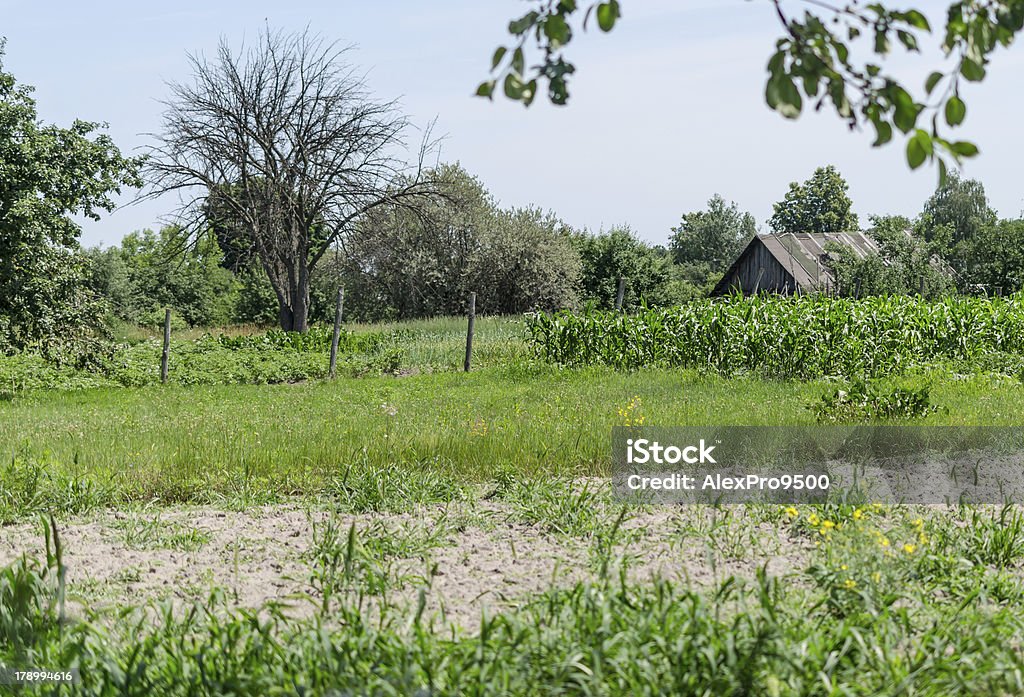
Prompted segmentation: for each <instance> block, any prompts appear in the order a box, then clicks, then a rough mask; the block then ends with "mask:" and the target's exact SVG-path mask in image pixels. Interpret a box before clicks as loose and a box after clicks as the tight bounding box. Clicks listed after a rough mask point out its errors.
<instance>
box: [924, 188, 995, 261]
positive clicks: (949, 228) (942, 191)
mask: <svg viewBox="0 0 1024 697" xmlns="http://www.w3.org/2000/svg"><path fill="white" fill-rule="evenodd" d="M996 217H997V216H996V212H995V211H994V210H992V207H991V206H990V205H989V202H988V196H986V194H985V187H984V186H983V185H982V183H981V182H980V181H978V180H976V179H961V178H960V176H959V175H958V174H956V173H955V172H953V173H950V175H949V177H948V178H947V179H946V181H945V182H944V183H942V184H941V185H940V186H939V187H938V188H937V189H936V190H935V193H934V194H932V195H931V197H930V198H929V199H928V200H927V201H926V202H925V204H924V211H923V213H922V215H921V224H922V229H923V231H924V235H925V237H926V239H928V240H932V239H934V238H936V237H937V236H938V237H943V236H944V235H943V233H942V232H940V231H941V230H942V229H943V228H945V230H946V232H948V237H949V240H948V244H949V245H951V246H952V245H956V244H958V243H960V242H964V241H966V240H970V239H971V238H973V237H974V236H975V235H977V234H978V232H979V231H980V230H981V229H982V228H985V227H990V226H992V225H994V224H995V222H996Z"/></svg>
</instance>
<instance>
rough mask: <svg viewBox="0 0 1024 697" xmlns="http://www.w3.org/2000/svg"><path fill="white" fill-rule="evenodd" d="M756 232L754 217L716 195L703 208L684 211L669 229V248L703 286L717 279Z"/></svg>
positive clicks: (686, 273)
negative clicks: (675, 224)
mask: <svg viewBox="0 0 1024 697" xmlns="http://www.w3.org/2000/svg"><path fill="white" fill-rule="evenodd" d="M756 234H757V225H756V223H755V221H754V216H752V215H751V214H750V213H745V212H741V211H740V209H739V206H737V205H736V203H735V202H733V203H728V204H727V203H726V202H725V199H724V198H722V197H721V196H720V195H718V194H715V195H714V196H712V197H711V198H710V199H709V200H708V207H707V209H706V210H703V211H695V212H693V213H684V214H683V218H682V220H681V221H680V223H679V225H677V226H676V227H674V228H672V235H671V237H669V250H670V251H671V252H672V257H673V259H674V261H675V263H676V264H679V265H681V266H682V267H684V269H685V272H684V273H685V275H686V277H687V278H689V279H691V280H692V281H693V282H695V283H697V284H699V285H705V284H707V283H709V282H715V281H717V277H718V276H720V275H721V274H722V272H724V271H725V269H726V268H727V267H728V266H729V264H731V263H732V262H733V260H735V259H736V257H738V256H739V254H740V252H741V251H743V248H744V247H745V246H746V245H747V243H748V242H750V240H751V239H753V237H754V235H756Z"/></svg>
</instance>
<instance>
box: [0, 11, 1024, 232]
mask: <svg viewBox="0 0 1024 697" xmlns="http://www.w3.org/2000/svg"><path fill="white" fill-rule="evenodd" d="M790 3H791V5H792V7H793V9H794V10H796V9H800V8H799V5H800V3H799V2H797V0H790ZM904 4H911V5H913V6H916V7H920V8H921V9H923V10H925V11H926V14H928V16H929V17H931V18H934V19H936V20H938V19H941V17H942V16H943V13H942V11H941V10H942V8H943V5H946V6H948V0H947V2H945V3H943V2H941V0H917V2H913V3H910V2H909V0H908V2H907V3H904ZM529 7H530V5H529V4H527V3H524V2H522V0H475V1H473V0H435V1H432V2H423V1H422V0H419V1H414V0H378V1H377V2H370V1H369V0H361V1H353V0H323V1H312V0H289V1H288V2H281V1H280V0H275V1H274V2H267V1H265V0H247V1H246V2H242V1H240V0H219V1H218V2H215V3H214V2H210V1H209V0H206V1H197V0H178V1H177V2H175V3H173V4H172V3H166V4H164V3H159V4H158V3H149V2H138V1H136V2H123V1H117V2H112V1H111V2H107V1H103V0H95V1H93V2H46V3H43V2H38V1H37V0H33V1H22V2H12V1H8V0H0V16H2V17H3V23H2V25H0V35H2V36H5V37H6V39H7V46H6V55H5V57H4V59H3V62H4V69H5V71H9V72H11V73H13V74H14V75H15V77H16V78H17V79H18V80H19V81H20V82H23V83H26V84H30V85H33V86H35V88H36V93H35V97H36V99H37V102H38V110H39V115H40V117H41V119H43V120H44V121H47V122H53V123H58V124H61V125H68V124H70V122H71V121H72V120H73V119H75V118H82V119H86V120H92V121H100V122H106V123H107V124H109V134H110V135H111V137H112V138H113V139H114V142H115V143H117V144H118V146H119V147H120V148H121V149H122V151H125V152H134V151H135V150H136V149H137V148H144V147H145V145H146V144H147V143H148V142H150V140H149V138H148V137H147V136H146V135H145V134H146V133H152V132H154V131H157V130H158V129H159V127H160V114H161V111H162V109H163V107H162V106H161V103H160V102H161V100H162V99H165V98H166V97H167V96H168V89H167V83H168V82H169V81H172V82H173V81H178V82H180V81H188V80H189V77H190V72H189V66H188V61H187V55H188V54H189V53H198V54H202V53H205V54H207V55H210V54H212V53H213V52H214V50H215V49H216V47H217V44H218V42H219V41H220V40H221V39H222V38H223V39H225V40H227V41H228V42H229V43H230V44H232V45H235V46H237V45H239V44H241V42H242V41H243V40H244V39H246V38H247V37H248V38H250V39H251V38H252V37H254V36H255V35H256V34H257V33H258V32H259V31H260V30H261V29H262V28H263V27H264V26H270V27H271V28H274V29H283V30H302V29H304V28H306V27H309V28H311V29H312V30H313V31H316V32H319V33H321V34H322V35H323V36H324V37H325V38H327V39H330V40H337V41H339V42H341V43H342V44H352V45H354V46H355V49H354V51H353V52H351V53H350V54H349V59H350V61H351V62H352V63H353V64H354V65H356V66H358V67H359V68H360V69H363V70H365V71H366V74H367V81H368V84H369V86H370V88H371V89H372V90H373V92H374V94H375V96H377V97H378V98H381V99H393V98H396V97H397V98H399V99H400V103H401V105H402V107H403V109H404V110H405V112H406V113H407V114H408V115H409V116H410V117H411V118H412V120H413V121H414V122H415V123H417V124H420V125H425V124H427V123H428V122H430V121H431V120H433V119H436V126H435V133H438V134H442V135H444V140H443V142H442V144H441V151H440V159H441V160H443V161H459V162H461V164H462V165H463V166H464V167H465V168H466V169H467V170H469V171H470V172H471V173H473V174H475V175H476V176H478V177H479V178H480V179H481V180H482V181H483V183H484V184H485V186H486V187H487V188H488V189H489V190H490V191H491V193H492V194H493V195H494V196H495V197H496V198H497V199H498V200H499V201H500V202H501V203H502V204H503V205H506V206H526V205H536V206H540V207H541V208H544V209H550V210H552V211H554V212H555V213H556V214H557V215H559V216H560V217H561V218H562V219H563V220H565V221H566V222H567V223H569V224H570V225H573V226H574V227H578V228H588V229H590V230H593V231H598V230H601V229H608V228H610V227H612V226H618V225H623V224H626V225H629V226H630V227H631V228H632V229H633V230H634V231H635V232H636V233H637V234H638V235H639V236H640V237H642V238H643V239H646V240H648V241H649V242H653V243H659V244H660V243H664V242H665V241H666V240H667V239H668V236H669V235H670V234H671V228H672V227H673V226H674V225H677V224H678V222H679V219H680V217H681V215H682V214H683V213H686V212H689V211H694V210H699V209H701V208H703V207H704V206H705V204H706V202H707V200H708V199H709V198H710V197H711V196H712V195H714V194H716V193H718V194H721V195H722V196H724V197H725V198H726V199H727V200H730V201H735V202H737V204H738V205H739V206H740V208H741V209H743V210H747V211H750V212H751V213H753V214H754V216H755V218H756V219H757V221H758V224H759V226H760V227H761V228H762V229H764V230H766V229H767V219H768V218H769V217H770V216H771V211H772V203H773V202H775V201H778V200H779V199H781V198H782V196H783V195H784V194H785V192H786V190H787V188H788V184H789V182H791V181H797V180H804V179H806V178H807V177H809V176H810V175H811V174H812V173H813V171H814V169H815V168H816V167H819V166H822V165H826V164H832V165H835V166H836V167H837V168H838V169H839V171H840V172H841V173H842V174H843V175H844V176H845V177H846V179H847V181H848V182H849V184H850V196H851V198H852V199H853V202H854V209H855V211H856V212H857V213H858V214H859V215H861V217H862V220H864V219H865V217H866V216H867V215H869V214H888V213H892V214H904V215H908V216H914V215H916V214H917V213H919V212H920V210H921V207H922V204H923V202H924V200H925V199H926V198H927V197H928V195H929V194H930V193H931V191H932V190H933V189H934V187H935V184H936V181H937V175H936V173H935V170H934V169H928V168H922V169H921V170H918V171H917V172H911V171H910V170H908V168H907V166H906V164H905V160H904V156H903V151H902V145H901V144H897V145H891V146H889V147H885V148H880V149H872V148H871V147H870V143H871V140H872V137H871V134H870V133H866V132H852V133H851V132H849V131H848V129H847V128H846V126H845V125H844V124H843V123H842V122H841V121H840V120H839V119H838V118H837V117H835V116H834V115H832V114H829V113H824V112H823V113H822V114H810V115H805V116H803V117H801V118H800V119H799V120H797V121H786V120H785V119H783V118H782V117H780V116H778V115H777V114H775V113H774V112H772V111H770V110H769V109H768V107H767V106H765V104H764V98H763V94H764V79H765V74H766V73H765V65H766V63H767V60H768V57H769V56H770V55H771V53H772V51H773V48H774V43H775V40H776V39H777V38H778V37H779V35H780V26H779V24H778V22H777V20H776V19H775V17H774V14H773V10H772V9H771V7H770V5H769V3H768V2H766V1H765V0H623V17H622V19H621V21H620V23H619V24H618V25H617V26H616V28H615V30H614V31H613V32H611V33H610V34H601V33H600V32H598V31H596V29H594V28H592V29H591V30H590V31H588V32H587V33H585V34H582V35H578V36H577V38H576V39H575V40H574V43H573V45H572V47H571V50H570V54H569V58H570V60H573V61H574V62H575V63H576V65H577V74H576V75H575V76H574V79H573V80H572V82H571V83H570V89H571V92H572V96H571V98H570V101H569V105H568V106H566V107H554V106H551V105H549V104H547V103H542V102H543V100H542V99H540V98H538V100H537V102H535V103H534V105H533V106H532V107H530V108H529V109H524V108H523V107H522V106H521V105H519V104H514V103H510V102H507V101H504V100H495V101H494V102H493V103H492V102H488V101H487V100H484V99H480V98H476V97H473V96H472V93H473V91H474V90H475V88H476V85H477V84H479V82H480V81H481V80H482V79H484V78H485V77H486V76H487V71H488V68H489V67H490V57H491V54H492V53H493V51H494V49H495V47H496V46H498V45H499V44H501V43H503V42H507V40H508V35H507V33H506V27H507V23H508V20H509V19H511V18H514V17H517V16H519V15H521V14H522V13H524V12H525V11H526V10H527V9H529ZM929 41H930V44H931V46H932V48H928V49H926V51H925V53H924V55H922V56H914V57H904V56H897V57H895V58H893V59H892V60H891V66H892V69H893V71H894V72H895V73H896V74H897V75H898V76H900V77H901V78H905V79H906V80H907V83H908V84H910V85H915V86H919V85H921V84H922V83H923V79H924V76H925V75H927V73H928V72H929V70H930V69H931V68H932V67H933V65H934V64H935V62H936V59H937V58H938V57H940V55H941V54H939V53H938V52H937V48H934V47H935V46H937V44H938V42H939V39H938V36H936V37H933V38H931V39H929ZM1022 69H1024V50H1022V49H1020V48H1011V49H1010V50H1008V51H1005V50H1004V51H1000V52H999V53H998V54H997V55H996V56H995V58H994V61H993V64H992V66H991V67H990V71H989V77H988V78H987V80H986V81H985V82H984V83H982V84H981V85H970V86H969V89H967V90H965V92H964V96H965V98H966V101H967V103H968V114H967V120H966V122H965V124H964V126H963V127H961V128H959V129H957V131H956V136H957V138H958V139H966V140H972V141H974V142H975V143H977V144H978V145H979V146H980V148H981V155H980V156H979V157H978V158H976V159H975V160H973V161H970V162H969V163H967V165H966V166H965V168H964V172H963V173H964V175H965V176H967V177H972V178H977V179H980V180H981V181H982V182H983V183H984V184H985V187H986V190H987V192H988V194H989V198H990V201H991V203H992V205H993V206H994V207H995V208H996V210H997V211H998V212H999V213H1000V214H1001V215H1003V216H1008V217H1009V216H1014V217H1015V216H1018V215H1021V212H1022V210H1024V188H1022V187H1021V185H1020V183H1019V182H1020V177H1019V172H1020V163H1021V160H1022V156H1024V128H1022V120H1021V117H1020V114H1022V113H1024V90H1022V89H1021V88H1020V75H1022V74H1024V71H1022ZM134 198H135V192H131V191H129V192H125V194H124V195H122V197H121V199H120V201H119V202H120V203H121V204H124V205H122V206H121V207H120V208H118V210H116V211H115V212H114V213H112V214H109V215H107V216H104V218H103V219H102V220H100V221H98V222H92V221H83V222H82V227H83V234H82V241H83V243H84V244H86V245H95V244H102V245H110V244H116V243H117V242H118V241H119V240H120V239H121V237H123V236H124V235H125V234H126V233H128V232H131V231H132V230H136V229H141V228H146V227H149V228H155V227H158V226H159V225H160V224H162V223H164V222H170V219H169V218H168V217H167V216H169V215H170V214H171V213H172V212H173V207H174V205H173V204H174V202H173V201H167V200H155V201H147V202H144V203H137V204H132V201H133V200H134Z"/></svg>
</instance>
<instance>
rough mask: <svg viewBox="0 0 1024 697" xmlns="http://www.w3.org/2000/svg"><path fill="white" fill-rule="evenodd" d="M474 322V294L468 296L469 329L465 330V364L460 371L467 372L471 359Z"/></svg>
mask: <svg viewBox="0 0 1024 697" xmlns="http://www.w3.org/2000/svg"><path fill="white" fill-rule="evenodd" d="M475 320H476V293H470V294H469V328H468V329H467V330H466V362H465V363H463V364H462V369H463V370H464V371H465V372H467V373H468V372H469V364H470V362H471V360H472V358H473V323H474V321H475Z"/></svg>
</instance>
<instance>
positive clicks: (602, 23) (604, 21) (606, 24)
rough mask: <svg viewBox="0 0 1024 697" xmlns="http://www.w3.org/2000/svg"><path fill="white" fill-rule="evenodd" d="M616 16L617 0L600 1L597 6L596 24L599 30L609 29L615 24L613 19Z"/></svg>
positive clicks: (617, 14) (617, 12)
mask: <svg viewBox="0 0 1024 697" xmlns="http://www.w3.org/2000/svg"><path fill="white" fill-rule="evenodd" d="M618 18H619V2H618V0H609V1H608V2H602V3H601V4H600V5H598V6H597V26H599V27H600V28H601V31H605V32H608V31H611V30H612V27H614V26H615V20H617V19H618Z"/></svg>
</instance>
